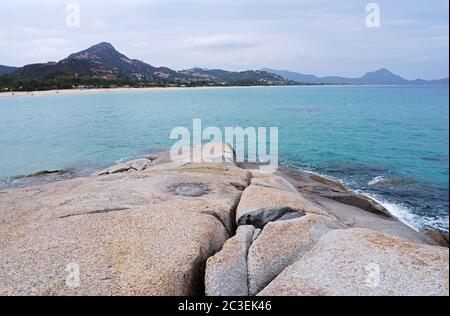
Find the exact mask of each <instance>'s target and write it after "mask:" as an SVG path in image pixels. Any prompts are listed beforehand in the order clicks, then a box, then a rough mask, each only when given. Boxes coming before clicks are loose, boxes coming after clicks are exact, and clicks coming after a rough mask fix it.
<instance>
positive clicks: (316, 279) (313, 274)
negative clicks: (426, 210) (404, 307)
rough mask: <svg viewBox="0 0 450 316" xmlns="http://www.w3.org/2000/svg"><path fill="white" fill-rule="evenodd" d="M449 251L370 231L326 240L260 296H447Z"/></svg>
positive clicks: (340, 232) (338, 234) (337, 234)
mask: <svg viewBox="0 0 450 316" xmlns="http://www.w3.org/2000/svg"><path fill="white" fill-rule="evenodd" d="M448 265H449V250H448V248H443V247H436V246H429V245H423V244H418V243H412V242H409V241H405V240H402V239H399V238H396V237H392V236H390V235H385V234H381V233H378V232H374V231H371V230H366V229H346V230H336V231H331V232H329V233H328V234H326V235H325V236H324V237H322V239H321V240H320V241H319V242H318V243H317V244H316V246H314V247H313V248H312V249H311V250H310V251H309V252H308V253H307V254H305V255H304V256H303V257H302V258H301V259H299V260H298V261H297V262H295V263H294V264H293V265H291V266H290V267H289V268H287V269H286V270H284V271H283V272H282V273H281V274H280V275H279V276H278V277H277V278H276V279H275V280H274V281H272V282H271V283H270V284H269V285H268V286H267V287H266V288H265V289H264V290H263V291H262V292H260V293H259V295H260V296H272V295H275V296H308V295H314V296H316V295H321V296H325V295H332V296H347V295H351V296H353V295H362V296H380V295H382V296H385V295H389V296H391V295H394V296H397V295H398V296H404V295H408V296H416V295H417V296H422V295H423V296H435V295H442V296H447V295H448V293H449V285H448V282H449V266H448Z"/></svg>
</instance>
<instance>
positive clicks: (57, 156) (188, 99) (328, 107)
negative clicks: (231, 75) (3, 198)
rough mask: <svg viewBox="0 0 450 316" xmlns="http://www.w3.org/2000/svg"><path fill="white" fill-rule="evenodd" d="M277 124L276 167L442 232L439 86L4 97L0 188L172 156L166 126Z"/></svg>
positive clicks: (444, 124)
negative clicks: (46, 173)
mask: <svg viewBox="0 0 450 316" xmlns="http://www.w3.org/2000/svg"><path fill="white" fill-rule="evenodd" d="M195 118H201V119H202V120H203V125H204V126H205V127H206V126H217V127H220V128H224V127H227V126H231V127H234V126H241V127H249V126H250V127H259V126H276V127H279V146H280V148H279V154H280V159H281V163H282V164H283V165H289V166H291V167H297V168H302V169H307V170H311V171H314V172H317V173H320V174H323V175H327V176H330V177H333V178H336V179H339V180H341V181H343V182H345V183H346V184H347V185H348V186H349V187H350V188H352V189H355V190H359V191H360V192H362V193H365V194H367V195H370V196H372V197H374V198H376V199H377V200H379V201H380V202H382V203H384V204H385V205H386V206H387V207H388V208H389V209H390V210H391V212H392V213H393V214H394V215H395V216H397V217H399V218H400V219H401V220H402V221H404V222H406V223H407V224H409V225H410V226H412V227H414V228H416V229H427V228H435V229H440V230H444V231H448V226H449V224H448V222H449V217H448V211H449V208H448V197H449V191H448V189H449V90H448V87H443V86H429V87H418V86H414V87H413V86H407V87H406V86H405V87H389V86H383V87H381V86H380V87H351V86H345V87H343V86H340V87H325V86H324V87H268V88H224V89H167V90H164V89H162V90H151V91H145V92H142V91H135V92H133V91H130V92H104V93H98V94H92V93H87V94H73V95H55V96H39V97H38V96H33V97H13V98H6V97H2V98H0V189H5V188H9V187H11V186H12V184H14V183H17V182H16V181H14V179H15V177H17V176H19V175H25V174H30V173H35V172H38V171H42V170H58V169H72V170H75V171H76V172H78V173H79V174H87V173H89V172H91V171H93V170H97V169H99V168H102V167H104V166H108V165H111V164H113V163H115V162H117V161H122V160H126V159H131V158H134V157H139V156H141V155H143V154H146V153H149V152H152V151H156V150H160V149H166V148H169V147H170V146H171V145H172V144H173V143H174V141H173V140H170V139H169V134H170V131H171V130H172V128H174V127H176V126H186V127H188V128H192V120H193V119H195Z"/></svg>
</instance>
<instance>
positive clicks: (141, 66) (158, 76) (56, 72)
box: [11, 43, 289, 85]
mask: <svg viewBox="0 0 450 316" xmlns="http://www.w3.org/2000/svg"><path fill="white" fill-rule="evenodd" d="M61 75H66V76H72V77H83V78H85V77H89V78H101V79H118V78H127V79H133V80H137V81H142V82H145V83H148V84H150V83H175V84H221V85H232V84H236V85H240V84H242V85H247V84H266V85H275V84H289V81H288V80H286V79H284V78H282V77H280V76H278V75H275V74H272V73H268V72H265V71H252V70H250V71H244V72H230V71H224V70H207V69H200V68H195V69H191V70H184V71H179V72H178V71H175V70H172V69H170V68H167V67H154V66H151V65H149V64H146V63H144V62H142V61H140V60H137V59H130V58H128V57H127V56H125V55H124V54H122V53H120V52H118V51H117V50H116V49H115V48H114V47H113V46H112V45H111V44H109V43H100V44H97V45H94V46H92V47H90V48H88V49H86V50H83V51H81V52H78V53H74V54H71V55H70V56H69V57H67V58H65V59H63V60H61V61H59V62H49V63H45V64H32V65H27V66H24V67H22V68H19V69H17V70H16V71H15V72H13V73H12V74H11V77H12V79H13V80H23V79H36V80H49V79H54V78H56V77H58V76H61Z"/></svg>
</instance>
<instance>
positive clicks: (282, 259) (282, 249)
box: [248, 214, 343, 295]
mask: <svg viewBox="0 0 450 316" xmlns="http://www.w3.org/2000/svg"><path fill="white" fill-rule="evenodd" d="M342 227H343V226H342V225H340V224H339V223H338V222H337V221H335V220H332V219H330V218H329V217H325V216H320V215H314V214H308V215H306V216H304V217H302V218H299V219H294V220H288V221H278V222H273V223H269V224H268V225H267V226H266V227H265V228H264V229H263V231H262V232H261V234H260V235H259V237H258V238H257V239H256V240H255V242H254V243H253V244H252V246H251V247H250V251H249V254H248V274H249V293H250V295H255V294H257V293H259V292H260V291H261V290H262V289H263V288H264V287H265V286H266V285H268V284H269V283H270V282H271V281H272V280H273V279H274V278H275V277H276V276H277V275H279V274H280V273H281V272H282V271H283V270H284V269H285V268H287V267H288V266H290V265H291V264H293V263H294V262H295V261H297V260H298V259H299V258H301V257H302V256H303V255H304V254H305V253H306V252H307V251H309V250H310V249H311V248H312V246H313V245H314V244H315V243H316V242H317V241H318V240H319V238H320V237H321V236H323V235H324V234H326V233H328V232H329V231H330V230H333V229H340V228H342Z"/></svg>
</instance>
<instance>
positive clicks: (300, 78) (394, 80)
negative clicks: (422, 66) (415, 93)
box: [263, 68, 448, 85]
mask: <svg viewBox="0 0 450 316" xmlns="http://www.w3.org/2000/svg"><path fill="white" fill-rule="evenodd" d="M263 70H264V71H267V72H270V73H273V74H276V75H278V76H281V77H283V78H285V79H287V80H292V81H295V82H298V83H312V84H349V85H448V78H445V79H440V80H423V79H417V80H407V79H404V78H402V77H401V76H399V75H396V74H394V73H392V72H391V71H389V70H387V69H385V68H382V69H379V70H377V71H374V72H368V73H366V74H365V75H364V76H362V77H359V78H346V77H339V76H328V77H317V76H315V75H310V74H301V73H297V72H291V71H287V70H274V69H263Z"/></svg>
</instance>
